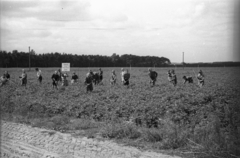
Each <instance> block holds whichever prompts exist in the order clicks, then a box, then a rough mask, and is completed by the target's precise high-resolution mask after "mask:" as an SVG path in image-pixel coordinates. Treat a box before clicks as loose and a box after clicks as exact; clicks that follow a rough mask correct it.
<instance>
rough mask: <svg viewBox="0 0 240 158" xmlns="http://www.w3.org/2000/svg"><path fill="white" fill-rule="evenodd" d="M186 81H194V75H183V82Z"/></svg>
mask: <svg viewBox="0 0 240 158" xmlns="http://www.w3.org/2000/svg"><path fill="white" fill-rule="evenodd" d="M186 82H188V83H193V78H192V76H183V83H184V84H185V83H186Z"/></svg>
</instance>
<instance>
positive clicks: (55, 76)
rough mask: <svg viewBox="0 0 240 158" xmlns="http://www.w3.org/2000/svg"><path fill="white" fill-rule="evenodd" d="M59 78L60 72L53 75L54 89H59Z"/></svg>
mask: <svg viewBox="0 0 240 158" xmlns="http://www.w3.org/2000/svg"><path fill="white" fill-rule="evenodd" d="M59 78H60V76H59V75H58V72H57V71H55V72H54V73H53V75H52V86H53V89H54V88H56V89H58V88H57V86H58V81H59Z"/></svg>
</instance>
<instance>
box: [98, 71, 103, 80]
mask: <svg viewBox="0 0 240 158" xmlns="http://www.w3.org/2000/svg"><path fill="white" fill-rule="evenodd" d="M102 80H103V71H102V69H101V68H99V83H100V82H102Z"/></svg>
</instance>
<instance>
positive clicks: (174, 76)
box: [168, 69, 177, 87]
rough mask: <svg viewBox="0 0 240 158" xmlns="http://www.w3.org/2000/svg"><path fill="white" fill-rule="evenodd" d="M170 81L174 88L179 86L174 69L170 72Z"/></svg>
mask: <svg viewBox="0 0 240 158" xmlns="http://www.w3.org/2000/svg"><path fill="white" fill-rule="evenodd" d="M168 81H169V82H170V83H172V84H173V86H174V87H175V86H176V85H177V76H176V74H175V72H174V70H173V69H172V70H171V71H170V70H169V71H168Z"/></svg>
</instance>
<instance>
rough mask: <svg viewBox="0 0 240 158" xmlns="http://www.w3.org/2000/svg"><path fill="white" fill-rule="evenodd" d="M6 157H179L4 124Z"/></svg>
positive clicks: (3, 152)
mask: <svg viewBox="0 0 240 158" xmlns="http://www.w3.org/2000/svg"><path fill="white" fill-rule="evenodd" d="M1 157H2V158H95V157H96V158H108V157H109V158H120V157H124V158H125V157H126V158H127V157H138V158H140V157H141V158H145V157H146V158H179V157H177V156H168V155H163V154H160V153H154V152H146V151H145V152H142V151H140V150H138V149H136V148H134V147H126V146H121V145H118V144H116V143H114V142H111V141H98V140H94V139H87V138H75V137H72V136H71V135H70V134H64V133H60V132H57V131H52V130H45V129H40V128H33V127H30V126H27V125H23V124H17V123H10V122H5V121H2V122H1Z"/></svg>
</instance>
